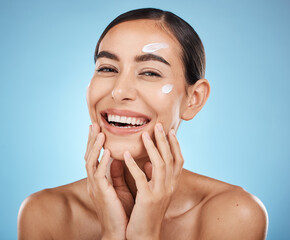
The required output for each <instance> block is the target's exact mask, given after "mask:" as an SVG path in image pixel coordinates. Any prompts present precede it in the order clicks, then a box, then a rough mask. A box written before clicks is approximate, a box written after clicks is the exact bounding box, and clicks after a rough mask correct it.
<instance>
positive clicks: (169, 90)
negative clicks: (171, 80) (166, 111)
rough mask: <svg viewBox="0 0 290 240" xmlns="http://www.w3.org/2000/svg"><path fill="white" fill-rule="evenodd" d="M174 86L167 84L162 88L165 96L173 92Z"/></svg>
mask: <svg viewBox="0 0 290 240" xmlns="http://www.w3.org/2000/svg"><path fill="white" fill-rule="evenodd" d="M172 89H173V85H172V84H166V85H164V86H163V87H162V92H163V93H165V94H168V93H170V92H171V91H172Z"/></svg>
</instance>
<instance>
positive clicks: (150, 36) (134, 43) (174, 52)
mask: <svg viewBox="0 0 290 240" xmlns="http://www.w3.org/2000/svg"><path fill="white" fill-rule="evenodd" d="M151 43H167V44H168V48H166V49H160V50H159V51H158V53H162V54H163V55H164V56H166V57H168V58H171V57H175V58H176V56H181V52H182V51H181V47H180V45H179V43H178V41H177V40H176V38H175V37H174V36H173V34H172V33H171V32H170V31H169V30H168V29H167V28H165V27H164V26H163V25H162V24H161V23H160V21H155V20H143V19H142V20H133V21H127V22H123V23H120V24H118V25H116V26H114V27H113V28H111V29H110V30H109V31H108V33H107V34H106V35H105V37H104V38H103V40H102V41H101V43H100V46H99V52H100V51H102V50H111V51H114V52H115V53H120V54H123V53H127V54H130V53H132V54H133V53H134V54H137V53H139V54H140V53H141V52H142V49H143V47H144V46H145V45H148V44H151Z"/></svg>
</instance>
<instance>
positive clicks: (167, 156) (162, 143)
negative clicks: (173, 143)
mask: <svg viewBox="0 0 290 240" xmlns="http://www.w3.org/2000/svg"><path fill="white" fill-rule="evenodd" d="M154 134H155V139H156V144H157V148H158V151H159V153H160V155H161V157H162V159H163V161H164V162H165V165H166V166H165V167H166V180H165V181H166V183H167V182H170V181H171V178H172V174H173V156H172V154H171V149H170V146H169V143H168V141H167V138H166V135H165V133H164V130H163V127H162V124H161V123H157V124H156V126H155V129H154Z"/></svg>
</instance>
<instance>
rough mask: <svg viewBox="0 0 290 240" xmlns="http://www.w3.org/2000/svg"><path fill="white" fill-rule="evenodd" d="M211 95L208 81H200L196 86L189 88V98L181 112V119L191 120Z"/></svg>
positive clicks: (187, 97)
mask: <svg viewBox="0 0 290 240" xmlns="http://www.w3.org/2000/svg"><path fill="white" fill-rule="evenodd" d="M209 93H210V85H209V82H208V80H207V79H199V80H198V81H197V82H196V83H195V84H193V85H190V86H188V87H187V96H186V99H185V101H184V106H183V109H182V111H181V119H183V120H186V121H188V120H190V119H192V118H194V116H195V115H196V114H197V113H198V112H199V111H200V110H201V109H202V108H203V106H204V105H205V103H206V101H207V99H208V97H209Z"/></svg>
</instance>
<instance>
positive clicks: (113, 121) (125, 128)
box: [101, 109, 151, 134]
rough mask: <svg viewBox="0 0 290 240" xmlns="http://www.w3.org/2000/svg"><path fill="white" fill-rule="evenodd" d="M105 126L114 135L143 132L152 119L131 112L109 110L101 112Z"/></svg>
mask: <svg viewBox="0 0 290 240" xmlns="http://www.w3.org/2000/svg"><path fill="white" fill-rule="evenodd" d="M101 116H102V120H103V122H104V126H105V127H106V129H107V130H109V132H111V133H114V134H128V133H135V132H139V131H141V130H142V129H143V128H144V127H145V126H146V125H147V124H148V123H149V122H150V120H151V119H150V118H149V117H147V116H145V115H143V114H140V113H136V112H133V111H129V110H118V109H108V110H105V111H103V112H101Z"/></svg>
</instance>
